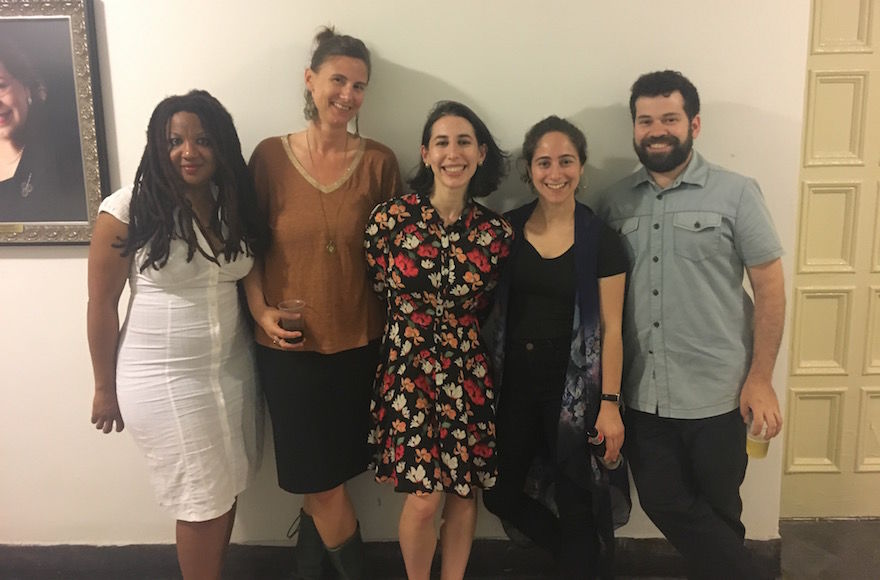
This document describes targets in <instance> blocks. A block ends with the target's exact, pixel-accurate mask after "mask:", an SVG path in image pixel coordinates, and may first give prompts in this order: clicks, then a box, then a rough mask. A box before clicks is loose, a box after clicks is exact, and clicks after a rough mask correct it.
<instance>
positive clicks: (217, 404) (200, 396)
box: [99, 188, 263, 521]
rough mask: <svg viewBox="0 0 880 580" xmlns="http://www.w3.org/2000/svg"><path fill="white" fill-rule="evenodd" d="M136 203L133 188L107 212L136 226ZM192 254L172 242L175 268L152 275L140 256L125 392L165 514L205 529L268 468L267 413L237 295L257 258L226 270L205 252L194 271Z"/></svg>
mask: <svg viewBox="0 0 880 580" xmlns="http://www.w3.org/2000/svg"><path fill="white" fill-rule="evenodd" d="M130 201H131V189H130V188H125V189H122V190H119V191H117V192H116V193H114V194H113V195H111V196H109V197H108V198H106V199H105V200H104V201H103V202H102V203H101V207H100V209H99V211H103V212H107V213H109V214H110V215H112V216H114V217H116V218H117V219H119V220H120V221H122V222H124V223H126V224H127V223H129V203H130ZM196 232H197V233H196V235H197V237H198V242H199V244H200V246H201V247H203V248H205V249H206V250H208V252H209V253H210V249H209V248H210V245H209V244H208V242H207V241H206V240H205V239H204V237H203V236H202V234H201V232H200V231H199V229H198V228H196ZM186 253H187V246H186V242H184V241H182V240H172V241H171V245H170V255H169V258H168V262H167V263H166V264H165V266H163V267H162V268H160V269H159V270H156V269H154V268H152V267H148V268H147V269H146V270H144V271H143V272H141V271H140V265H141V264H142V263H143V261H144V257H145V255H146V251H145V249H143V248H142V249H141V250H139V251H138V252H137V254H136V255H135V259H134V260H133V262H132V269H131V272H130V274H129V279H128V282H129V287H130V289H131V297H130V300H129V304H128V313H127V315H126V318H125V323H124V324H123V327H122V330H121V334H120V341H119V352H118V358H117V362H116V392H117V396H118V399H119V407H120V411H121V413H122V418H123V420H124V421H125V427H126V429H127V430H128V431H129V432H130V433H131V435H132V437H134V440H135V442H136V443H137V445H138V446H139V447H140V449H141V450H142V451H143V453H144V455H145V456H146V459H147V463H148V466H149V471H150V479H151V483H152V485H153V488H154V490H155V493H156V496H157V498H158V500H159V504H160V505H161V506H162V507H163V508H165V509H166V510H167V511H169V512H170V513H171V514H173V515H174V517H175V518H176V519H179V520H184V521H205V520H209V519H212V518H216V517H218V516H220V515H223V514H224V513H226V512H227V511H228V510H229V509H230V508H231V507H232V504H233V502H234V501H235V497H236V496H237V495H238V494H239V493H241V492H242V491H243V490H244V489H245V488H246V487H247V485H248V483H249V482H250V480H251V479H252V477H253V475H254V472H255V471H256V469H257V467H258V463H259V460H260V453H261V437H262V433H263V428H262V404H263V403H262V397H258V393H257V381H256V374H255V370H254V362H253V339H252V333H251V332H250V330H249V329H248V328H247V326H246V324H245V321H244V318H243V316H242V312H241V310H240V306H239V301H238V294H237V289H236V282H237V281H238V280H239V279H241V278H242V277H244V276H245V275H246V274H247V273H248V272H249V271H250V269H251V267H252V265H253V258H251V257H246V256H242V255H239V256H238V258H237V259H236V260H234V261H232V262H226V260H225V259H224V258H223V256H220V257H219V258H218V261H219V264H217V263H214V262H212V261H210V260H208V259H207V258H205V257H204V256H203V255H201V254H200V253H199V252H196V253H195V255H194V256H193V258H192V261H190V262H187V261H186Z"/></svg>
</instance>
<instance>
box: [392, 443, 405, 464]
mask: <svg viewBox="0 0 880 580" xmlns="http://www.w3.org/2000/svg"><path fill="white" fill-rule="evenodd" d="M401 459H403V445H398V446H397V447H395V448H394V461H400V460H401Z"/></svg>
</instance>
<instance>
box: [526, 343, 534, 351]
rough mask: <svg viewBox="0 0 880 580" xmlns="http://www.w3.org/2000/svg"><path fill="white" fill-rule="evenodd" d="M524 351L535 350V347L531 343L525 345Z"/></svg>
mask: <svg viewBox="0 0 880 580" xmlns="http://www.w3.org/2000/svg"><path fill="white" fill-rule="evenodd" d="M526 350H535V345H534V344H532V343H531V342H527V343H526Z"/></svg>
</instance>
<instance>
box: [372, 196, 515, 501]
mask: <svg viewBox="0 0 880 580" xmlns="http://www.w3.org/2000/svg"><path fill="white" fill-rule="evenodd" d="M512 239H513V230H512V229H511V227H510V224H508V223H507V221H505V220H504V218H502V217H501V216H499V215H498V214H496V213H495V212H493V211H491V210H489V209H487V208H485V207H483V206H482V205H480V204H478V203H476V202H474V201H469V202H468V204H467V206H466V207H465V209H464V211H463V212H462V215H461V217H460V218H459V219H458V221H456V222H455V223H453V224H450V225H446V226H444V224H443V220H442V219H441V218H440V216H439V215H437V212H436V211H435V210H434V207H433V206H432V205H431V203H430V201H429V200H428V198H427V196H421V195H418V194H410V195H405V196H402V197H398V198H395V199H392V200H390V201H387V202H385V203H383V204H380V205H378V206H377V207H376V209H374V210H373V214H372V215H371V216H370V220H369V221H368V222H367V228H366V233H365V238H364V246H365V248H366V257H367V264H368V268H369V271H370V273H371V275H372V277H373V286H374V289H375V290H376V292H377V293H379V294H380V296H381V297H383V298H384V299H385V300H387V305H388V313H387V319H386V323H385V336H384V338H383V343H382V355H383V356H382V362H381V364H380V367H379V371H378V373H377V379H376V391H375V393H374V397H373V402H372V405H371V413H372V418H373V426H372V429H371V431H370V434H369V442H370V443H371V444H372V445H373V446H374V449H375V455H376V479H377V480H379V481H389V480H390V481H391V482H393V483H394V487H395V489H396V490H397V491H400V492H406V493H431V492H434V491H447V492H452V493H455V494H457V495H459V496H463V497H470V496H472V494H473V488H474V486H477V487H480V488H484V489H488V488H490V487H492V486H493V485H494V484H495V476H496V473H497V468H496V460H495V415H494V410H493V399H494V394H493V387H492V375H491V372H490V369H489V364H490V363H489V357H488V355H487V354H486V350H485V349H484V347H483V345H482V343H481V340H480V321H481V319H482V318H483V317H484V315H486V314H488V309H489V307H490V305H491V298H492V291H493V290H494V288H495V286H496V285H497V282H498V275H499V271H500V269H501V266H502V265H503V263H504V262H505V261H506V259H507V257H508V255H509V254H510V244H511V242H512Z"/></svg>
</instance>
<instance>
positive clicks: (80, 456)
mask: <svg viewBox="0 0 880 580" xmlns="http://www.w3.org/2000/svg"><path fill="white" fill-rule="evenodd" d="M97 4H98V6H97V16H98V36H99V38H98V46H99V52H100V66H101V74H102V89H103V93H104V106H105V110H104V114H105V119H106V125H107V132H108V144H109V157H110V160H109V161H110V173H111V185H112V187H113V188H116V187H119V186H120V185H122V184H125V183H128V182H130V181H131V180H132V178H133V175H134V171H135V168H136V167H137V163H138V160H139V158H140V154H141V152H142V150H143V144H144V130H145V128H146V123H147V119H148V117H149V114H150V112H151V111H152V108H153V107H154V105H155V104H156V103H157V102H158V101H159V100H160V99H161V98H162V97H164V96H166V95H168V94H172V93H180V92H183V91H186V90H188V89H190V88H193V87H200V88H205V89H208V90H210V91H211V92H213V93H214V94H215V95H216V96H217V97H218V98H219V99H220V100H221V101H223V103H224V104H225V105H226V106H227V107H228V108H229V109H230V111H231V112H232V114H233V116H234V117H235V119H236V122H237V125H238V128H239V132H240V135H241V138H242V143H243V146H244V149H245V154H246V155H249V153H250V151H251V150H252V149H253V147H254V146H255V145H256V144H257V142H258V141H259V140H260V139H261V138H263V137H265V136H268V135H272V134H278V133H282V132H285V131H289V130H295V129H298V128H300V127H302V125H303V120H302V114H301V104H302V101H301V94H302V88H303V85H302V70H303V67H304V66H305V64H306V60H307V54H308V50H309V46H310V39H311V38H312V36H313V35H314V32H315V29H316V28H317V27H318V26H319V25H321V24H325V23H330V22H333V23H335V24H336V25H337V26H338V27H339V29H340V30H342V31H344V32H346V33H350V34H354V35H357V36H360V37H362V38H363V39H364V40H365V41H366V42H367V43H368V44H369V46H370V47H371V49H372V50H373V55H374V70H373V79H372V81H371V86H370V89H369V92H368V98H367V102H366V104H365V106H364V108H363V110H362V114H361V117H362V122H361V130H362V132H364V133H365V134H367V135H369V136H371V137H374V138H376V139H378V140H380V141H383V142H385V143H386V144H388V145H389V146H391V147H392V148H393V149H394V150H395V151H396V152H397V154H398V156H399V158H400V161H401V165H402V167H403V168H404V169H405V170H408V169H410V168H411V167H412V166H413V164H414V163H415V162H416V160H417V143H418V137H419V131H420V129H421V124H422V121H423V119H424V116H425V114H426V111H427V109H428V107H429V106H430V104H431V103H432V102H433V101H435V100H437V99H441V98H454V99H459V100H463V101H465V102H467V103H469V104H471V105H472V106H473V107H474V108H475V109H476V110H477V111H478V112H480V113H481V114H482V115H483V116H484V118H485V120H486V121H487V123H488V124H489V126H490V127H491V128H492V129H493V130H494V132H495V133H496V136H497V137H498V139H499V141H500V142H501V143H502V145H503V146H505V147H507V148H509V149H512V150H518V147H519V143H520V142H521V139H522V135H523V133H524V131H525V129H526V128H527V127H528V126H530V125H531V124H532V123H534V122H535V121H537V120H538V119H540V118H542V117H543V116H546V115H548V114H551V113H555V114H559V115H563V116H567V117H570V118H571V119H573V120H574V121H575V122H577V123H578V124H579V125H580V126H581V127H582V128H583V129H584V130H585V131H586V133H587V136H588V139H589V141H590V146H591V158H590V167H589V169H588V172H589V176H588V179H589V180H590V181H591V187H596V186H601V185H607V184H608V183H610V182H611V181H613V180H614V179H616V178H618V177H621V176H623V175H624V174H626V173H627V172H629V171H630V170H632V169H633V168H634V167H635V157H634V155H633V153H632V150H631V146H630V129H631V127H630V121H629V113H628V110H627V104H626V103H627V98H628V94H627V92H628V88H629V86H630V84H631V83H632V81H633V80H634V79H635V78H636V76H638V74H640V73H642V72H645V71H648V70H654V69H658V68H674V69H679V70H681V71H683V72H684V73H685V74H687V75H688V76H689V77H690V78H691V79H692V80H693V81H694V82H695V83H696V85H697V86H698V88H699V89H700V91H701V94H702V98H703V132H702V135H701V136H700V138H699V140H698V142H697V146H698V147H699V149H700V150H701V151H702V152H703V154H704V155H705V156H706V157H707V158H708V159H710V160H712V161H714V162H717V163H720V164H722V165H725V166H727V167H728V168H731V169H733V170H737V171H740V172H743V173H747V174H749V175H752V176H754V177H756V178H757V179H758V181H759V182H760V183H761V185H762V187H763V189H764V192H765V195H766V197H767V201H768V204H769V206H770V210H771V212H772V214H773V216H774V219H775V220H776V224H777V226H778V228H779V230H780V234H781V236H782V240H783V243H784V245H785V247H786V251H787V255H788V256H789V257H787V258H786V271H787V272H790V270H791V268H790V266H791V261H790V256H791V255H792V253H793V248H794V237H795V236H794V219H795V218H794V216H795V203H796V200H797V191H798V189H797V178H798V152H799V147H800V127H801V118H802V110H803V83H804V75H805V72H804V71H805V55H806V50H805V48H806V43H807V21H808V16H809V3H808V2H805V1H800V0H788V1H785V0H772V1H766V0H748V1H746V0H743V1H740V2H728V1H726V0H668V1H667V2H654V1H648V0H631V1H628V2H619V3H611V2H600V1H598V0H589V1H585V2H573V1H553V0H546V1H544V2H540V3H535V2H532V1H525V0H507V1H503V2H502V1H500V0H499V1H483V2H473V1H471V0H448V1H447V2H444V3H438V2H422V1H403V0H401V1H390V0H377V1H374V2H347V1H341V0H322V1H321V2H292V1H288V0H276V1H270V0H254V1H251V2H242V1H240V0H236V1H229V0H190V1H188V2H180V1H178V0H151V1H150V2H148V3H147V2H137V3H135V2H131V1H130V0H104V2H103V3H101V2H98V3H97ZM521 195H522V188H521V186H520V185H519V184H518V183H517V182H516V180H513V179H511V180H509V181H508V183H507V184H506V185H505V187H504V188H502V191H501V192H499V193H497V194H496V197H495V198H494V199H492V200H491V202H490V203H491V204H493V205H495V206H496V207H497V208H503V209H506V208H508V207H511V206H512V205H513V204H514V203H515V201H514V198H515V197H517V196H521ZM86 253H87V248H85V247H0V280H2V284H0V305H2V306H0V328H2V333H0V353H2V355H0V543H95V544H117V543H149V542H171V541H173V535H172V534H173V526H172V525H171V522H170V520H169V519H168V518H167V517H166V516H165V515H164V514H163V513H162V512H160V511H159V510H158V508H157V507H156V506H155V503H154V501H153V498H152V492H151V490H150V488H149V486H148V483H147V477H146V472H145V468H144V466H143V463H142V460H141V457H140V456H139V454H138V452H137V450H136V449H135V448H134V446H133V444H132V442H131V441H130V439H129V437H128V436H127V434H125V433H123V434H121V435H114V436H103V435H100V434H98V433H96V432H95V431H94V430H93V429H92V428H91V426H90V424H89V422H88V416H89V410H90V398H91V389H92V384H91V369H90V366H89V361H88V351H87V347H86V341H85V305H86V281H85V277H86ZM784 344H787V341H786V342H785V343H784ZM786 358H787V355H786V354H785V353H783V355H782V360H780V364H778V365H777V371H779V369H785V368H786V367H787V360H785V359H786ZM784 376H785V373H784V370H783V371H782V372H777V375H776V377H777V385H776V386H777V389H778V390H779V392H780V393H782V392H784ZM267 452H268V454H267V460H266V461H265V464H264V466H263V469H262V471H261V472H260V475H259V480H258V482H257V483H256V484H255V485H254V486H253V487H252V488H251V489H250V490H248V491H247V492H246V493H245V494H244V495H243V496H242V498H241V505H240V508H239V521H238V524H237V526H236V530H235V533H234V536H233V540H234V541H238V542H245V541H246V542H258V543H269V542H274V541H279V540H281V539H283V537H284V532H285V531H286V530H287V526H288V524H289V523H290V519H291V514H292V513H293V511H294V509H295V508H296V506H297V505H298V500H297V499H296V498H294V497H291V496H287V495H285V494H283V493H282V492H280V491H279V490H278V489H277V488H276V487H275V485H274V475H275V474H274V463H273V461H272V460H271V445H267ZM780 462H781V450H780V445H779V444H774V446H773V447H772V448H771V454H770V456H769V457H768V458H767V459H766V460H764V461H759V462H754V463H753V465H751V466H750V467H749V474H748V477H747V481H746V484H745V487H744V489H743V494H744V498H745V504H746V508H745V521H746V524H747V526H748V529H749V536H750V537H752V538H757V539H767V538H774V537H778V528H777V519H778V514H779V488H780ZM353 493H354V497H355V501H356V503H357V507H358V510H359V513H360V516H361V519H362V522H363V527H364V532H365V535H366V536H367V537H368V538H369V539H388V538H392V537H394V536H395V534H396V518H397V514H398V508H399V505H400V498H399V497H395V495H394V494H393V493H392V492H390V491H388V490H387V489H385V488H380V487H378V486H377V485H375V484H373V483H372V481H371V480H370V478H369V477H368V476H362V477H361V478H360V479H358V480H357V481H356V482H355V483H354V485H353ZM500 533H501V530H500V528H499V526H498V525H497V524H496V523H495V521H494V519H493V518H492V517H491V516H489V515H488V514H485V513H483V514H481V519H480V524H479V528H478V534H479V535H480V536H484V537H494V536H498V535H500ZM619 534H620V535H622V536H629V537H646V536H648V537H650V536H657V535H659V534H658V532H657V530H656V529H655V528H654V527H653V526H652V525H651V524H650V523H649V522H648V521H647V519H646V518H645V516H644V515H643V514H642V513H641V511H640V510H638V509H636V510H634V514H633V519H632V522H631V523H630V524H629V525H628V526H626V527H625V528H623V529H622V530H621V531H620V532H619Z"/></svg>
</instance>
